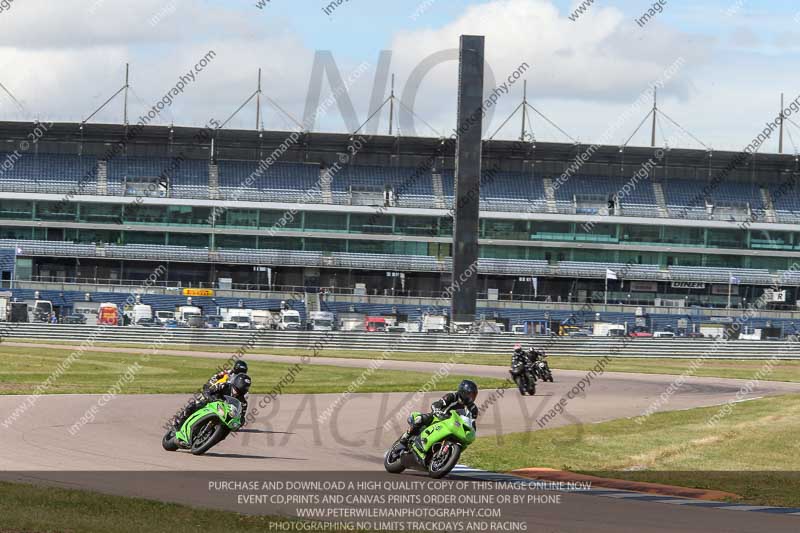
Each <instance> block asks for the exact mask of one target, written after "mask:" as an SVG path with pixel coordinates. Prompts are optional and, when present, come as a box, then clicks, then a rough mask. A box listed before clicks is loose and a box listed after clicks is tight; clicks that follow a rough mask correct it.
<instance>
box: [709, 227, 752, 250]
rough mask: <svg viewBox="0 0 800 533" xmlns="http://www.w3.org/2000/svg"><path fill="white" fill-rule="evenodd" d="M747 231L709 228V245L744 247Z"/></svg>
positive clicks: (716, 246) (715, 246)
mask: <svg viewBox="0 0 800 533" xmlns="http://www.w3.org/2000/svg"><path fill="white" fill-rule="evenodd" d="M745 237H746V232H745V231H742V230H737V229H716V228H709V229H708V246H709V247H714V248H744V247H745Z"/></svg>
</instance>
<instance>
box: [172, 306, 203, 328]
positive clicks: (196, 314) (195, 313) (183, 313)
mask: <svg viewBox="0 0 800 533" xmlns="http://www.w3.org/2000/svg"><path fill="white" fill-rule="evenodd" d="M202 318H203V310H202V309H200V308H199V307H197V306H196V305H179V306H177V307H176V308H175V320H177V321H178V322H179V323H181V324H186V325H187V326H188V325H190V324H189V321H190V320H191V321H192V322H194V321H196V320H197V319H200V320H202Z"/></svg>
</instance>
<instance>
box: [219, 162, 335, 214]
mask: <svg viewBox="0 0 800 533" xmlns="http://www.w3.org/2000/svg"><path fill="white" fill-rule="evenodd" d="M218 168H219V192H220V197H221V198H222V199H226V200H250V201H257V202H258V201H260V202H293V203H294V202H301V203H309V204H314V203H322V201H323V200H322V193H321V189H320V167H319V165H316V164H304V163H274V164H273V165H272V166H270V167H267V168H266V169H265V170H263V171H261V172H259V171H258V168H259V162H258V161H234V160H220V161H219V162H218ZM335 181H336V178H334V182H335Z"/></svg>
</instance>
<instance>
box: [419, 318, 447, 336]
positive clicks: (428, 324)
mask: <svg viewBox="0 0 800 533" xmlns="http://www.w3.org/2000/svg"><path fill="white" fill-rule="evenodd" d="M422 331H423V332H424V333H444V332H445V331H447V317H446V316H444V315H430V314H424V315H422Z"/></svg>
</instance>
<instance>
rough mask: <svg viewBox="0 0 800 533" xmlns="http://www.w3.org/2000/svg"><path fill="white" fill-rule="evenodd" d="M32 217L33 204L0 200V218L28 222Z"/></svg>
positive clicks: (23, 201)
mask: <svg viewBox="0 0 800 533" xmlns="http://www.w3.org/2000/svg"><path fill="white" fill-rule="evenodd" d="M32 217H33V202H27V201H25V200H0V218H10V219H21V220H30V219H31V218H32Z"/></svg>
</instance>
